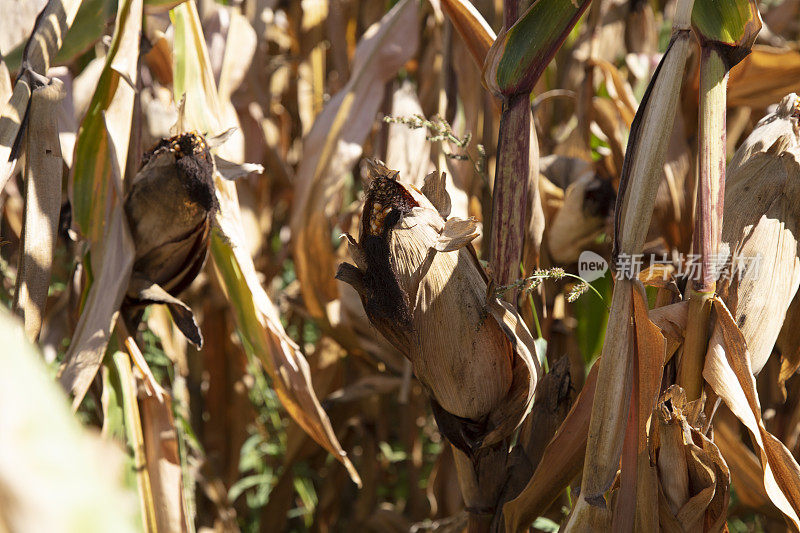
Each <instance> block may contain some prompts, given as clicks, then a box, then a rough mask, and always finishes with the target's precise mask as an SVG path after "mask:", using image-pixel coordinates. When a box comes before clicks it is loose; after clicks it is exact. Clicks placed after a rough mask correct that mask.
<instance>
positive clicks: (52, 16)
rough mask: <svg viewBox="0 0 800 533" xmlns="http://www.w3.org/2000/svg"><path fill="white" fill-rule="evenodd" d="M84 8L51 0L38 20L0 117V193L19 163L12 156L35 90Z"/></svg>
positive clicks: (73, 1) (63, 0)
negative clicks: (80, 8)
mask: <svg viewBox="0 0 800 533" xmlns="http://www.w3.org/2000/svg"><path fill="white" fill-rule="evenodd" d="M80 5H81V0H50V1H49V2H47V5H46V6H45V8H44V9H43V10H42V12H41V13H39V16H38V17H37V18H36V24H35V26H34V28H33V32H32V33H31V36H30V38H29V39H28V42H27V44H26V45H25V50H24V52H23V54H22V61H23V69H24V70H23V72H22V75H21V76H18V77H17V81H16V83H15V84H14V92H13V94H12V95H11V98H10V99H9V100H8V101H7V102H6V101H5V100H4V101H3V104H2V107H0V110H2V113H0V116H2V117H3V119H4V120H3V121H2V122H0V161H2V163H0V191H2V190H3V188H4V187H5V184H6V181H8V178H10V177H11V171H12V170H13V169H14V164H15V162H16V160H17V155H18V154H14V153H12V148H13V147H14V146H15V143H16V140H17V135H18V134H19V132H20V129H21V127H22V124H23V122H24V121H25V120H26V114H27V112H28V102H29V100H30V97H31V91H32V90H33V86H34V84H35V83H41V81H42V80H41V78H42V76H44V75H45V74H46V73H47V69H48V68H49V67H50V60H51V58H53V57H55V56H56V53H58V50H59V49H60V48H61V45H62V43H63V39H64V37H65V36H66V34H67V32H68V31H69V28H70V27H71V26H72V22H73V21H74V20H75V15H76V14H77V13H78V8H79V7H80ZM37 80H38V81H37Z"/></svg>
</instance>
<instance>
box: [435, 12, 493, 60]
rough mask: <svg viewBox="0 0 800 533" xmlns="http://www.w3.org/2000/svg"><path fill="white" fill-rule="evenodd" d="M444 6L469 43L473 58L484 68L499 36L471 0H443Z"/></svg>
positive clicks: (459, 32) (460, 34)
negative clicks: (490, 50)
mask: <svg viewBox="0 0 800 533" xmlns="http://www.w3.org/2000/svg"><path fill="white" fill-rule="evenodd" d="M442 8H443V9H444V11H445V13H447V16H448V17H449V18H450V21H451V22H452V23H453V27H454V28H455V29H456V31H457V32H458V35H459V36H460V37H461V39H462V40H463V41H464V44H465V45H467V49H468V50H469V53H470V55H471V56H472V59H474V60H475V63H476V64H477V65H478V68H482V67H483V63H484V61H486V54H488V53H489V49H490V48H491V46H492V43H493V42H494V40H495V39H496V38H497V36H496V35H495V33H494V30H492V27H491V26H489V23H488V22H486V19H484V18H483V16H482V15H481V14H480V12H479V11H478V10H477V9H475V6H474V5H472V2H470V1H469V0H442Z"/></svg>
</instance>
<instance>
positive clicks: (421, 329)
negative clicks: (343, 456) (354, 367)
mask: <svg viewBox="0 0 800 533" xmlns="http://www.w3.org/2000/svg"><path fill="white" fill-rule="evenodd" d="M370 176H371V178H372V182H371V184H370V187H369V190H368V192H367V195H366V199H365V204H364V210H363V213H362V218H361V227H360V235H359V241H358V242H356V240H355V239H353V238H352V237H350V236H349V235H348V236H347V237H348V242H349V245H350V254H351V256H352V258H353V260H354V262H355V263H356V265H355V266H354V265H351V264H348V263H345V264H342V265H340V267H339V271H338V273H337V278H339V279H340V280H342V281H345V282H347V283H349V284H350V285H352V286H353V287H354V288H355V289H356V290H357V291H358V293H359V295H360V296H361V300H362V303H363V304H364V308H365V310H366V313H367V316H368V317H369V319H370V321H371V322H372V323H373V324H374V325H375V326H376V327H377V328H378V330H379V331H380V332H381V333H382V334H383V335H384V336H385V337H386V338H387V339H388V340H389V341H390V342H392V343H393V344H394V345H395V346H396V347H397V348H398V350H400V351H401V352H402V353H403V354H404V355H405V356H406V357H408V358H409V359H410V360H411V362H412V364H413V367H414V372H415V374H416V375H417V377H418V378H419V380H420V381H421V382H422V383H423V384H424V385H425V387H426V388H427V389H428V391H429V392H430V395H431V398H432V402H433V405H434V414H436V416H437V422H439V425H440V428H441V429H442V431H443V432H444V433H445V435H446V436H448V438H450V440H451V442H452V443H453V444H454V445H455V446H457V447H459V448H460V449H462V450H465V451H466V450H471V449H474V448H476V447H481V446H488V445H491V444H494V443H497V442H499V441H500V440H502V439H503V438H505V437H506V436H508V435H509V434H510V433H511V432H512V431H513V430H514V429H515V428H516V427H517V426H518V425H519V424H520V423H521V421H522V419H523V417H524V415H525V413H526V412H527V409H528V407H529V406H530V403H531V401H532V397H533V396H532V394H533V390H534V387H535V385H536V381H537V377H538V374H539V369H538V367H537V366H536V363H535V361H536V360H535V358H534V357H532V354H533V353H535V352H534V347H533V338H532V337H531V335H530V332H529V331H528V329H527V327H526V326H525V325H524V323H523V322H522V321H521V320H520V319H519V318H518V317H517V316H516V314H515V313H514V312H513V310H512V308H511V307H510V306H509V305H507V304H504V303H501V302H500V301H499V300H497V298H496V297H495V296H494V295H493V294H491V291H490V290H489V288H488V287H487V279H486V276H485V274H484V272H483V270H482V269H481V267H480V264H479V263H478V261H477V258H476V256H475V252H474V250H473V249H472V247H471V245H470V241H472V239H474V238H475V237H477V235H478V234H477V223H476V222H475V221H473V220H461V219H458V218H450V219H448V220H445V219H444V218H443V216H442V215H441V214H440V212H439V211H438V210H437V209H436V207H434V203H432V202H431V200H429V198H428V197H427V196H425V194H423V193H422V192H421V191H419V190H417V189H416V188H414V187H412V186H408V185H405V184H403V183H401V182H399V181H397V179H396V178H397V173H396V172H393V171H391V170H389V169H387V168H386V167H385V166H383V165H382V164H381V163H377V162H372V163H371V168H370ZM423 189H424V190H425V191H426V192H427V193H428V194H429V195H430V198H432V199H433V200H434V201H435V202H436V203H437V204H439V205H447V204H448V202H447V201H446V200H445V195H446V194H447V193H446V192H445V191H444V178H443V176H441V175H438V174H434V175H431V176H428V178H426V185H425V187H424V188H423ZM463 427H468V428H469V429H468V431H466V432H462V431H459V429H458V428H463Z"/></svg>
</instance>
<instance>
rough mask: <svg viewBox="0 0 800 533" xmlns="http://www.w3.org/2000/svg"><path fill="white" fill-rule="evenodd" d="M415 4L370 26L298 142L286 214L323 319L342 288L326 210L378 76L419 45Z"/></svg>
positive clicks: (375, 100)
mask: <svg viewBox="0 0 800 533" xmlns="http://www.w3.org/2000/svg"><path fill="white" fill-rule="evenodd" d="M417 11H418V7H417V3H416V2H414V1H411V0H402V1H401V2H399V3H398V4H397V5H395V6H394V7H393V8H392V9H391V10H390V11H389V12H388V13H386V15H384V17H383V18H382V19H381V22H380V24H378V25H375V26H373V27H372V28H370V29H369V30H367V32H366V33H365V34H364V37H363V38H362V40H361V41H360V42H359V45H358V48H357V49H356V55H355V57H354V58H353V69H352V73H351V75H350V79H349V80H348V82H347V85H345V87H344V88H342V90H341V91H339V92H338V93H337V94H336V95H335V96H334V97H333V98H332V99H331V100H330V101H329V102H328V104H327V105H326V106H325V108H324V109H323V111H322V113H321V114H320V115H319V116H318V117H317V119H316V120H315V122H314V126H313V127H312V129H311V131H310V132H309V133H308V135H307V136H306V138H305V140H304V142H303V150H304V154H305V157H303V160H302V161H301V163H300V166H299V167H298V169H297V176H296V182H295V183H296V185H295V187H296V191H295V203H294V206H293V212H292V220H291V229H292V238H293V244H294V245H293V250H294V258H295V268H296V271H297V277H298V279H299V280H300V283H301V286H302V289H303V301H304V303H305V305H306V307H307V309H308V311H309V313H310V314H311V316H312V317H314V318H316V319H320V320H323V321H325V322H328V323H330V322H331V321H332V320H333V319H335V318H336V317H335V316H329V313H328V309H327V306H328V305H329V304H330V303H331V302H333V301H334V300H336V299H337V298H338V294H339V293H338V287H337V285H336V282H335V280H334V279H333V273H334V272H335V271H336V266H335V265H336V258H335V256H334V251H333V247H332V246H331V229H332V223H331V220H330V218H331V216H332V214H333V213H335V212H337V209H336V205H337V201H336V198H337V197H338V196H339V195H340V193H341V191H342V188H343V186H344V177H345V175H346V174H347V172H348V171H349V169H350V168H351V167H352V166H353V164H354V163H355V161H356V160H357V159H358V157H359V156H360V155H361V150H362V148H361V146H362V144H363V143H364V141H365V140H366V138H367V135H368V134H369V132H370V131H371V130H372V126H373V122H374V120H375V114H376V113H377V111H378V109H379V106H380V104H381V102H382V100H383V89H382V87H383V83H384V82H385V81H386V80H388V79H389V78H390V77H392V76H394V75H395V73H396V72H397V69H399V68H400V67H401V66H402V65H403V64H404V63H405V62H406V61H407V60H408V59H409V58H411V57H412V55H413V54H414V52H415V51H416V48H417V39H418V35H419V30H418V24H419V22H418V16H417Z"/></svg>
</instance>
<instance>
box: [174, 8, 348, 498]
mask: <svg viewBox="0 0 800 533" xmlns="http://www.w3.org/2000/svg"><path fill="white" fill-rule="evenodd" d="M170 18H171V19H172V22H173V24H174V26H175V45H174V46H175V48H174V54H175V55H174V80H175V83H174V94H175V99H176V101H178V100H180V99H181V98H182V97H184V96H185V124H184V127H188V128H195V129H198V130H200V131H205V132H213V133H216V132H219V131H221V130H222V128H221V124H220V122H221V120H220V117H221V111H220V110H221V105H220V103H219V99H218V95H217V87H216V85H215V84H214V77H213V74H212V72H211V67H210V63H209V60H208V50H207V49H206V45H205V39H204V38H203V32H202V28H201V26H200V20H199V17H198V14H197V10H196V7H195V5H194V4H193V3H192V2H186V3H184V4H181V5H179V6H178V7H176V8H175V9H173V10H172V11H171V12H170ZM226 126H228V124H226ZM225 149H226V147H225V145H222V146H221V147H220V148H219V151H220V153H221V155H225V152H224V151H225ZM215 182H216V185H217V191H218V193H219V199H220V204H221V206H220V214H219V216H218V219H217V223H218V224H219V230H220V231H219V232H214V235H213V237H212V240H211V253H212V257H213V258H214V266H215V268H216V270H217V274H218V275H219V278H220V280H221V282H222V285H223V287H224V288H225V291H226V295H227V297H228V299H229V300H230V302H231V305H232V307H233V311H234V314H235V315H236V320H237V324H238V326H239V334H240V336H241V338H242V341H243V343H244V345H245V346H246V347H247V349H248V350H250V351H251V352H252V353H254V354H255V355H256V356H257V357H258V358H259V360H260V361H261V363H262V364H263V365H264V368H265V369H266V370H267V372H268V373H269V374H270V376H271V377H272V380H273V386H274V387H275V389H276V392H277V393H278V397H279V399H280V400H281V403H282V404H283V405H284V407H285V408H286V410H287V412H288V413H289V415H290V416H291V417H292V418H293V419H294V420H295V421H296V422H297V423H298V424H299V425H300V426H301V427H302V428H303V429H304V430H305V431H306V432H307V433H308V434H309V435H310V436H311V437H312V438H313V439H314V440H315V441H316V442H317V443H318V444H320V445H321V446H322V447H324V448H325V449H327V450H328V451H329V452H331V454H333V456H334V457H335V458H336V459H337V460H339V461H340V462H341V463H342V464H343V465H344V466H345V468H347V471H348V473H349V474H350V477H351V479H353V481H354V482H356V483H357V484H360V478H359V477H358V473H357V472H356V471H355V468H354V467H353V465H352V463H351V462H350V460H349V459H348V458H347V455H346V454H345V452H344V451H343V450H342V447H341V445H340V444H339V441H338V440H337V438H336V435H335V433H334V432H333V428H332V427H331V424H330V420H329V419H328V416H327V414H326V413H325V411H324V410H323V409H322V406H321V405H320V403H319V400H318V399H317V397H316V394H315V393H314V389H313V387H312V384H311V375H310V372H309V367H308V362H307V361H306V359H305V357H304V356H303V354H302V352H301V351H300V349H299V348H298V347H297V345H296V344H295V343H294V342H293V341H292V340H291V339H290V338H289V337H288V335H287V334H286V332H285V331H284V329H283V326H282V325H281V322H280V319H279V316H278V310H277V309H276V308H275V305H274V304H273V303H272V302H271V301H270V299H269V297H268V296H267V293H266V292H265V291H264V289H263V287H262V286H261V284H260V282H259V281H258V277H257V274H256V270H255V267H254V266H253V260H252V258H251V257H250V255H249V253H248V251H247V247H246V240H245V237H244V229H243V227H242V220H241V213H240V211H239V202H238V198H237V196H236V187H235V185H234V184H233V183H231V182H228V181H225V180H223V179H221V177H220V176H219V175H217V176H216V177H215Z"/></svg>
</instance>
